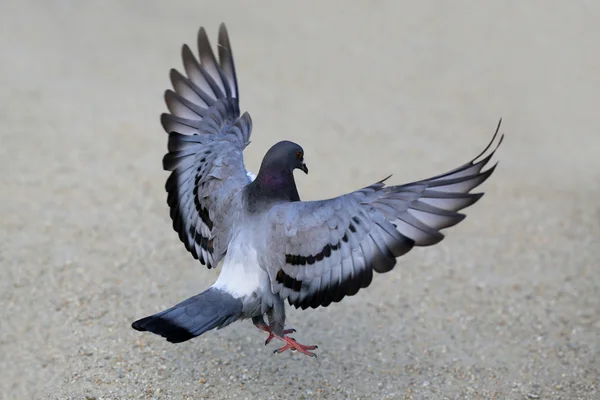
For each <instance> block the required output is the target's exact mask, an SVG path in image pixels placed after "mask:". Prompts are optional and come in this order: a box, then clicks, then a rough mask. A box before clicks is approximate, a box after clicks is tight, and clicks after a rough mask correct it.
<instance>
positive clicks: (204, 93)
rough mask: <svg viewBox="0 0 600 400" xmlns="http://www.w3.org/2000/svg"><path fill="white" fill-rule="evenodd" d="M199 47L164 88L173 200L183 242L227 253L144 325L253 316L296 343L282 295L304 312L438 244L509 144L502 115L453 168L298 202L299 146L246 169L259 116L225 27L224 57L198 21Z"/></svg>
mask: <svg viewBox="0 0 600 400" xmlns="http://www.w3.org/2000/svg"><path fill="white" fill-rule="evenodd" d="M198 53H199V57H200V61H198V60H197V59H196V58H195V57H194V56H193V54H192V52H191V50H190V49H189V47H188V46H187V45H184V46H183V50H182V58H183V62H184V69H185V71H186V75H187V76H184V75H182V74H180V73H179V72H177V71H175V70H172V71H171V82H172V84H173V88H174V91H171V90H168V91H167V92H166V94H165V101H166V103H167V107H168V109H169V111H170V114H163V115H162V118H161V121H162V125H163V127H164V129H165V131H167V133H168V134H169V140H168V150H169V152H168V153H167V155H166V156H165V157H164V161H163V164H164V168H165V169H166V170H168V171H172V172H171V175H170V176H169V178H168V180H167V184H166V189H167V192H168V198H167V202H168V204H169V206H170V208H171V218H172V220H173V228H174V229H175V230H176V231H177V232H178V233H179V237H180V239H181V241H182V242H183V243H184V245H185V247H186V249H188V250H189V251H190V252H191V254H192V255H193V256H194V257H195V258H197V259H198V260H199V261H200V262H201V263H202V264H205V265H206V266H207V267H208V268H212V267H216V266H217V264H219V263H220V262H221V261H223V266H222V271H221V274H220V275H219V278H218V279H217V281H216V282H215V284H214V285H213V286H212V287H211V288H210V289H209V290H208V291H206V292H204V293H202V294H200V295H198V296H195V297H192V298H191V299H188V300H186V301H184V302H182V303H180V304H179V305H176V306H175V307H173V308H171V309H169V310H166V311H163V312H162V313H159V314H156V315H154V316H150V317H147V318H144V319H142V320H139V321H136V322H135V323H134V324H133V327H134V328H135V329H137V330H147V331H151V332H154V333H157V334H160V335H162V336H165V337H166V338H167V340H169V341H172V342H180V341H184V340H187V339H190V338H192V337H194V336H198V335H200V334H202V333H204V332H206V331H207V330H209V329H213V328H220V327H223V326H226V325H228V324H230V323H231V322H233V321H235V320H237V319H244V318H252V320H253V322H254V324H255V325H256V326H257V327H259V328H261V329H263V330H267V331H268V332H270V333H272V334H273V335H275V337H277V338H279V339H281V340H284V339H285V340H287V343H288V345H290V346H292V347H291V348H296V347H297V348H299V347H298V346H302V345H299V344H297V346H296V347H294V343H295V341H293V342H290V341H289V340H288V339H287V338H286V337H285V333H284V325H285V304H284V301H287V302H288V303H289V304H291V305H293V306H295V307H297V308H302V309H306V308H308V307H312V308H317V307H320V306H322V307H326V306H328V305H330V304H331V303H332V302H339V301H341V300H342V299H343V298H344V297H345V296H352V295H355V294H356V293H357V292H358V291H359V290H360V289H361V288H366V287H367V286H369V284H370V283H371V281H372V279H373V271H375V272H378V273H384V272H388V271H390V270H391V269H393V267H394V266H395V264H396V259H397V258H398V257H400V256H402V255H404V254H406V253H407V252H408V251H410V250H411V249H412V248H413V247H415V246H430V245H433V244H436V243H438V242H439V241H441V240H442V239H443V238H444V235H443V234H442V233H440V230H442V229H445V228H448V227H451V226H453V225H456V224H457V223H459V222H460V221H462V220H463V219H464V218H465V215H464V214H461V213H459V211H460V210H461V209H463V208H465V207H468V206H470V205H472V204H474V203H475V202H476V201H477V200H479V199H480V198H481V196H482V195H483V194H482V193H470V192H471V190H472V189H474V188H476V187H477V186H479V185H480V184H481V183H483V182H484V181H485V180H486V179H487V178H488V177H489V176H490V175H491V174H492V172H493V171H494V168H495V165H494V166H492V167H491V168H488V169H487V170H484V167H485V166H486V165H487V164H488V163H489V161H490V159H491V157H492V155H493V154H494V152H495V151H496V149H497V148H498V146H499V145H500V143H501V141H502V136H500V137H499V138H498V130H499V128H500V124H498V129H496V133H495V134H494V137H493V138H492V141H491V142H490V144H489V145H488V146H487V147H486V148H485V150H484V151H483V152H482V153H481V154H479V155H478V156H477V157H475V158H474V159H473V160H472V161H470V162H468V163H466V164H464V165H462V166H460V167H458V168H456V169H454V170H452V171H450V172H447V173H445V174H442V175H438V176H435V177H433V178H429V179H425V180H421V181H417V182H413V183H409V184H405V185H398V186H385V184H384V181H385V180H382V181H380V182H377V183H374V184H372V185H370V186H367V187H365V188H363V189H360V190H357V191H355V192H352V193H348V194H345V195H342V196H339V197H336V198H333V199H328V200H322V201H310V202H302V201H300V196H299V194H298V190H297V188H296V184H295V181H294V175H293V172H294V170H295V169H300V170H303V171H304V172H306V173H308V169H307V167H306V164H305V163H304V150H303V149H302V147H300V146H299V145H298V144H295V143H292V142H289V141H282V142H279V143H277V144H275V145H274V146H273V147H272V148H271V149H270V150H269V151H268V152H267V154H266V155H265V157H264V159H263V162H262V164H261V167H260V170H259V172H258V174H257V176H256V179H254V180H252V179H251V174H250V173H249V172H247V171H246V169H245V167H244V162H243V150H244V149H245V147H246V146H247V145H248V144H249V139H250V132H251V128H252V122H251V119H250V116H249V115H248V114H247V113H244V114H243V115H240V110H239V91H238V86H237V80H236V76H235V67H234V63H233V55H232V53H231V46H230V43H229V39H228V37H227V32H226V29H225V27H224V25H221V27H220V30H219V42H218V54H219V58H218V60H217V59H216V58H215V56H214V54H213V52H212V49H211V47H210V44H209V42H208V38H207V36H206V33H205V31H204V29H202V28H201V29H200V32H199V34H198ZM493 143H496V144H495V145H494V146H492V145H493ZM264 315H266V316H267V317H268V325H267V324H265V323H264V320H263V316H264ZM270 338H271V336H270ZM269 340H270V339H269ZM291 340H293V339H291ZM290 343H292V344H290ZM299 349H300V348H299ZM284 350H285V349H284ZM303 352H305V353H307V354H309V355H312V353H308V352H306V351H303Z"/></svg>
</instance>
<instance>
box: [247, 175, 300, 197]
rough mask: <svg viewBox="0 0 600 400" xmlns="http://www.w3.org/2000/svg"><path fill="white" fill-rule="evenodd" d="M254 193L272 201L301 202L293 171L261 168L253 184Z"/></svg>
mask: <svg viewBox="0 0 600 400" xmlns="http://www.w3.org/2000/svg"><path fill="white" fill-rule="evenodd" d="M252 186H254V187H253V189H254V190H253V191H255V192H256V193H257V194H258V193H260V195H261V196H264V197H267V198H270V199H272V200H281V201H299V200H300V196H299V195H298V189H297V188H296V181H295V180H294V174H293V172H292V171H286V170H284V169H270V168H264V169H263V168H261V169H260V171H259V172H258V175H257V176H256V179H255V180H254V182H252Z"/></svg>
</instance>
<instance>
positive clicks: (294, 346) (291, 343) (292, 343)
mask: <svg viewBox="0 0 600 400" xmlns="http://www.w3.org/2000/svg"><path fill="white" fill-rule="evenodd" d="M278 339H280V340H282V341H284V342H286V344H285V346H283V347H280V348H278V349H276V350H275V351H273V354H281V353H283V352H284V351H286V350H290V351H299V352H300V353H302V354H305V355H307V356H309V357H315V358H316V357H317V355H316V354H315V353H311V352H310V351H309V350H316V349H318V348H319V347H318V346H306V345H303V344H300V343H298V342H296V339H294V338H292V337H288V336H284V337H283V338H278Z"/></svg>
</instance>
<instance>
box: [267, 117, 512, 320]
mask: <svg viewBox="0 0 600 400" xmlns="http://www.w3.org/2000/svg"><path fill="white" fill-rule="evenodd" d="M499 126H500V125H498V127H499ZM497 133H498V130H496V134H495V135H494V139H492V141H491V142H490V144H489V145H488V146H487V147H486V149H485V150H484V151H483V152H482V153H481V154H480V155H479V156H477V157H476V158H475V159H473V160H472V161H471V162H468V163H466V164H464V165H462V166H460V167H458V168H456V169H454V170H452V171H450V172H447V173H445V174H442V175H438V176H435V177H432V178H429V179H425V180H422V181H418V182H413V183H409V184H406V185H400V186H388V187H386V186H385V185H384V183H383V181H381V182H378V183H375V184H373V185H371V186H368V187H366V188H363V189H361V190H358V191H355V192H352V193H349V194H346V195H343V196H340V197H336V198H333V199H329V200H323V201H312V202H293V203H286V204H280V205H277V206H275V207H274V208H273V209H272V210H271V211H270V212H269V213H268V214H267V218H266V221H267V226H266V231H267V239H266V242H265V247H266V249H265V251H264V252H263V254H262V256H261V258H260V259H259V263H260V264H261V266H262V268H264V269H265V270H266V271H267V272H268V274H269V278H270V281H271V289H272V291H273V293H276V294H279V296H280V297H281V298H283V299H287V300H288V302H289V303H290V304H291V305H293V306H295V307H296V308H302V309H306V308H308V307H312V308H317V307H319V306H323V307H326V306H328V305H329V304H331V303H332V302H339V301H341V300H342V299H343V298H344V297H345V296H352V295H354V294H356V293H357V292H358V291H359V290H360V289H361V288H366V287H367V286H369V284H370V283H371V280H372V278H373V271H376V272H379V273H383V272H388V271H390V270H391V269H392V268H393V267H394V266H395V264H396V258H397V257H399V256H402V255H404V254H406V253H407V252H408V251H410V250H411V249H412V248H413V247H414V246H430V245H433V244H436V243H438V242H440V241H441V240H442V239H443V238H444V235H443V234H442V233H440V230H441V229H444V228H448V227H451V226H453V225H456V224H457V223H459V222H460V221H462V220H463V219H464V218H465V215H464V214H461V213H459V212H458V211H459V210H461V209H463V208H465V207H468V206H470V205H472V204H474V203H475V202H476V201H477V200H479V199H480V198H481V196H482V195H483V194H482V193H470V191H471V190H472V189H474V188H475V187H477V186H479V185H480V184H481V183H483V182H484V181H485V180H486V179H487V178H488V177H489V176H490V175H491V174H492V172H493V171H494V168H495V165H494V166H492V167H491V168H488V169H487V170H485V171H483V168H484V167H485V165H486V164H488V162H489V161H490V158H491V157H492V155H493V154H494V152H495V151H496V149H497V148H498V146H499V145H500V142H501V141H502V137H501V138H500V140H499V141H498V144H497V145H496V146H495V148H493V149H492V150H491V151H489V152H488V150H489V149H491V148H492V147H491V145H492V143H494V141H495V138H496V136H497ZM486 153H487V155H486Z"/></svg>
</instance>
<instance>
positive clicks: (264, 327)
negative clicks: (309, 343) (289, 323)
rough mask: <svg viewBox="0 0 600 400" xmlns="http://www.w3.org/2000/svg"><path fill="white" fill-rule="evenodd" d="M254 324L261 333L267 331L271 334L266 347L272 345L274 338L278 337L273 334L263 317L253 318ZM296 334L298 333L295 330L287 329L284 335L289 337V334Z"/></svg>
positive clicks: (266, 341)
mask: <svg viewBox="0 0 600 400" xmlns="http://www.w3.org/2000/svg"><path fill="white" fill-rule="evenodd" d="M252 323H253V324H254V326H256V327H257V328H258V329H260V330H261V331H265V332H267V333H268V334H269V337H268V338H267V340H265V346H266V345H268V344H269V343H271V340H273V338H275V337H277V336H275V335H274V334H273V332H271V328H269V325H267V324H266V323H265V320H264V319H263V318H262V317H258V318H252ZM294 332H296V330H295V329H293V328H290V329H286V330H284V331H283V333H284V334H285V335H288V334H290V333H294ZM278 339H279V338H278Z"/></svg>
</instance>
